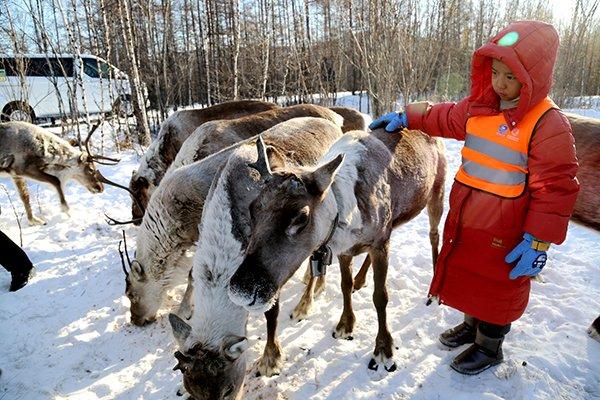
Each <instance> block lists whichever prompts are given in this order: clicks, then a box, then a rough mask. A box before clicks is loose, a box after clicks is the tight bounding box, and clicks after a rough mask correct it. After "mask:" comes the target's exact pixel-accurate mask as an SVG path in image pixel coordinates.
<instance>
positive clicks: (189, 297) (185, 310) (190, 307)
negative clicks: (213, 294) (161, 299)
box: [177, 270, 194, 320]
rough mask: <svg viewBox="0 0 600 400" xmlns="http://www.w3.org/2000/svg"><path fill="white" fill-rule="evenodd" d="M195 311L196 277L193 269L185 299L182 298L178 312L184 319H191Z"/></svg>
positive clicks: (184, 295) (189, 276) (189, 275)
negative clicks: (193, 274) (193, 275)
mask: <svg viewBox="0 0 600 400" xmlns="http://www.w3.org/2000/svg"><path fill="white" fill-rule="evenodd" d="M193 313H194V278H193V277H192V270H190V273H189V274H188V284H187V287H186V288H185V293H184V294H183V299H181V304H180V305H179V310H177V314H179V316H180V317H181V318H183V319H187V320H189V319H190V318H192V314H193Z"/></svg>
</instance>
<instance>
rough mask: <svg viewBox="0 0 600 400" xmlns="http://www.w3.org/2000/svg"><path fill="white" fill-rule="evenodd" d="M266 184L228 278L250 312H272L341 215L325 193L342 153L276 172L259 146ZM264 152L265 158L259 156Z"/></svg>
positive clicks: (237, 300)
mask: <svg viewBox="0 0 600 400" xmlns="http://www.w3.org/2000/svg"><path fill="white" fill-rule="evenodd" d="M258 146H259V159H258V161H257V162H256V163H255V164H253V165H252V166H253V167H254V168H256V169H257V170H259V172H260V173H261V176H262V177H263V179H264V186H263V188H262V190H261V192H260V194H259V195H258V197H257V198H256V199H255V200H254V201H253V202H252V203H251V204H250V218H251V224H252V230H251V236H250V239H249V243H248V247H247V250H246V255H245V258H244V261H243V262H242V264H241V265H240V267H239V268H238V269H237V271H236V272H235V273H234V275H233V276H232V278H231V280H230V287H229V297H230V298H231V300H232V301H233V302H234V303H236V304H238V305H240V306H243V307H245V308H246V309H247V310H249V311H260V312H263V311H265V310H267V309H269V308H270V307H271V306H272V305H273V303H274V301H275V298H276V294H277V292H278V290H279V289H280V288H281V287H282V286H283V284H284V283H285V282H286V281H287V280H288V279H289V278H290V277H291V276H292V275H293V274H294V272H295V271H296V270H297V269H298V268H299V267H300V265H301V264H302V262H303V261H304V260H305V259H306V258H307V257H308V256H310V254H311V253H312V252H313V251H314V250H315V249H316V248H318V247H319V246H320V245H321V244H322V242H323V241H324V240H325V238H326V236H327V234H328V232H329V230H330V227H331V225H332V222H333V219H334V218H335V215H336V213H337V211H336V210H334V208H335V207H334V205H333V204H332V202H331V201H329V202H326V201H325V200H326V197H327V196H326V194H327V191H328V190H329V187H330V186H331V183H332V182H333V179H334V177H335V174H336V172H337V170H338V168H339V166H340V164H341V163H342V161H343V159H344V157H343V155H339V156H337V157H336V158H335V159H333V160H332V161H330V162H329V163H327V164H325V165H323V166H321V167H319V168H317V169H297V168H296V169H295V168H287V167H286V168H282V169H280V170H278V171H277V172H274V173H272V172H271V169H270V166H269V162H268V158H267V157H266V154H265V152H264V148H263V149H261V147H262V145H261V144H260V143H259V144H258ZM261 154H263V156H260V155H261Z"/></svg>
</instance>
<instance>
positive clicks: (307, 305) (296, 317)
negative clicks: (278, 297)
mask: <svg viewBox="0 0 600 400" xmlns="http://www.w3.org/2000/svg"><path fill="white" fill-rule="evenodd" d="M316 282H317V278H315V277H314V276H311V277H310V278H309V280H308V283H307V284H306V288H305V289H304V293H302V297H301V298H300V301H299V302H298V304H297V305H296V307H295V308H294V311H292V313H291V314H290V319H291V320H292V321H294V322H300V321H302V320H303V319H304V318H306V317H308V314H309V313H310V309H311V308H312V304H313V298H314V297H313V293H314V288H315V283H316Z"/></svg>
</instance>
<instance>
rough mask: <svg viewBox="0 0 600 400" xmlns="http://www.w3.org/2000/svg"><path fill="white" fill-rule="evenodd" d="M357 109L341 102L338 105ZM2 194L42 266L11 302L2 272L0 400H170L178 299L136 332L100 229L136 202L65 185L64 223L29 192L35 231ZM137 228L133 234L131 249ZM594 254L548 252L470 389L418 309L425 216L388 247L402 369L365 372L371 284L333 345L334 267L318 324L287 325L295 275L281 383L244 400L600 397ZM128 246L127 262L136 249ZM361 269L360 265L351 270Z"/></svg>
mask: <svg viewBox="0 0 600 400" xmlns="http://www.w3.org/2000/svg"><path fill="white" fill-rule="evenodd" d="M350 103H351V102H350V101H349V100H347V99H346V102H345V103H344V104H350ZM593 115H595V116H600V112H598V111H596V112H595V114H593ZM446 146H447V149H448V158H449V162H450V166H451V171H450V172H449V174H448V178H447V182H446V189H447V190H446V197H447V194H448V193H449V189H450V185H451V183H452V179H451V178H452V176H453V174H454V172H455V171H456V169H457V168H458V163H459V161H460V154H459V151H460V148H461V146H462V144H461V143H458V142H455V141H449V140H448V141H446ZM107 155H109V154H107ZM118 156H119V157H120V158H122V161H121V163H120V164H119V165H118V166H116V167H108V166H103V167H102V168H101V170H102V173H103V174H105V175H106V176H107V177H108V178H109V179H111V180H115V181H116V182H121V183H124V184H126V183H127V182H128V180H129V178H130V176H131V171H132V170H133V169H135V168H136V167H137V165H138V163H139V156H138V155H137V154H135V153H134V152H133V151H131V150H130V151H128V152H123V153H120V154H119V155H118ZM0 184H2V185H4V186H5V187H6V188H7V191H8V194H9V195H10V197H11V199H12V202H13V203H14V204H15V207H16V209H17V212H18V213H19V214H20V216H21V224H22V225H23V245H24V249H25V250H26V251H27V253H28V255H29V256H30V258H31V260H32V261H33V263H34V264H35V265H36V267H37V274H36V275H35V277H34V278H33V279H32V280H31V282H30V283H29V284H28V285H27V286H26V287H25V288H24V289H22V290H20V291H18V292H15V293H10V292H8V286H9V284H10V275H9V274H8V273H6V271H4V270H3V269H0V338H2V339H1V340H2V345H1V346H0V368H2V370H3V372H2V376H0V399H2V400H4V399H6V400H8V399H73V400H83V399H86V400H87V399H148V400H152V399H166V398H176V396H175V392H176V391H177V389H178V387H179V384H180V381H181V374H180V372H179V371H172V370H171V368H172V367H173V366H174V365H175V358H174V357H173V352H174V351H175V344H174V340H173V337H172V334H171V329H170V327H169V324H168V321H167V318H166V315H167V313H168V312H169V310H170V308H171V307H173V306H175V305H176V304H178V301H179V300H180V298H181V296H182V294H183V287H179V288H177V289H175V290H173V291H172V292H171V293H170V299H169V301H168V302H167V303H168V304H166V306H165V307H164V308H163V309H162V310H161V313H160V316H159V318H158V321H157V322H156V323H154V324H152V325H150V326H146V327H142V328H140V327H136V326H133V325H132V324H131V323H130V322H129V312H128V306H129V301H128V300H127V298H126V297H125V296H124V291H125V282H124V276H123V272H122V270H121V266H120V260H119V257H118V253H117V245H118V242H119V239H120V237H121V228H117V227H111V226H108V225H107V224H106V223H105V221H104V216H103V213H108V214H110V215H111V216H114V217H120V218H123V219H127V218H128V217H129V215H130V200H129V196H128V194H127V193H126V192H123V191H121V190H119V189H116V188H112V187H107V188H106V189H105V192H104V193H102V194H99V195H92V194H91V193H89V192H87V191H86V190H85V189H84V188H83V187H82V186H80V185H78V184H76V183H74V182H71V183H70V184H69V185H68V188H67V191H66V196H67V201H69V202H70V205H71V212H70V217H68V216H66V215H65V214H62V213H61V212H60V206H59V202H58V198H57V196H56V194H55V192H54V191H53V189H51V188H49V187H46V186H43V185H38V184H32V183H30V184H29V187H30V192H31V194H32V203H33V208H34V210H35V214H36V215H40V207H41V208H42V209H43V212H42V213H41V214H42V215H43V217H44V218H45V219H46V220H47V221H48V224H47V225H45V226H40V227H29V226H27V221H26V219H25V218H24V217H23V207H22V205H21V203H20V200H19V198H18V195H17V193H16V191H15V189H14V186H13V184H12V182H11V181H10V180H9V179H5V178H2V179H0ZM0 204H1V205H2V214H1V215H0V229H2V231H3V232H5V233H7V234H8V235H9V236H10V237H11V238H12V239H13V240H15V241H16V242H17V243H18V241H19V228H18V227H17V224H16V222H15V218H14V215H13V212H12V208H11V206H10V204H9V202H8V200H7V197H6V193H5V192H4V191H3V190H0ZM38 204H39V205H38ZM446 205H447V198H446ZM441 228H442V226H441V225H440V230H441ZM136 229H137V228H135V227H133V226H128V227H126V228H125V232H126V233H127V235H128V237H129V238H131V240H130V242H131V243H135V240H134V238H135V235H136V232H135V231H136ZM599 244H600V233H599V232H597V231H594V230H592V229H589V228H586V227H584V226H581V225H578V224H576V223H572V224H571V225H570V228H569V232H568V237H567V240H566V241H565V243H564V244H563V245H561V246H553V247H552V248H551V250H550V251H549V261H548V264H547V266H546V268H545V269H544V272H543V274H542V275H541V279H539V280H536V281H533V283H532V291H531V300H530V303H529V306H528V308H527V311H526V313H525V315H524V316H523V317H522V318H521V319H519V320H518V321H517V322H515V323H514V324H513V327H512V331H511V332H510V333H509V335H508V336H507V338H506V341H505V344H504V351H505V359H506V361H505V362H504V363H503V364H501V365H500V366H498V367H494V368H492V369H490V370H488V371H486V372H484V373H482V374H480V375H478V376H474V377H467V376H462V375H459V374H457V373H455V372H454V371H452V370H451V369H450V368H449V366H448V364H449V363H450V361H451V360H452V358H453V357H454V356H455V355H456V354H458V352H459V351H460V350H454V351H448V350H446V349H444V348H443V346H442V345H441V344H439V342H438V341H437V335H438V334H439V333H440V332H441V331H443V330H444V329H446V328H448V327H451V326H453V325H455V324H457V323H459V322H460V320H461V315H460V314H459V313H458V312H457V311H455V310H452V309H450V308H448V307H443V306H436V305H432V306H429V307H427V306H425V304H424V303H425V296H426V294H427V289H428V285H429V282H430V280H431V276H432V265H431V258H430V257H431V256H430V245H429V240H428V222H427V216H426V214H424V213H421V214H420V215H419V216H418V217H417V218H415V219H414V220H413V221H410V222H409V223H407V224H406V225H404V226H402V227H400V228H399V229H397V230H396V231H395V232H394V234H393V236H392V247H391V256H390V269H389V275H388V289H389V295H390V302H389V304H388V307H387V311H388V324H389V328H390V331H391V332H392V335H393V337H394V340H395V346H396V347H397V349H396V351H395V359H396V362H397V365H398V370H397V371H396V372H393V373H387V372H372V371H370V370H368V369H367V363H368V362H369V359H370V357H371V353H372V351H373V348H374V339H375V332H376V329H377V318H376V313H375V309H374V306H373V304H372V300H371V295H372V287H373V285H372V284H371V283H370V282H369V284H368V286H367V287H366V288H363V289H361V290H360V291H359V292H357V293H355V294H354V295H353V302H354V309H355V313H356V318H357V322H356V327H355V330H354V335H353V336H354V340H352V341H345V340H336V339H334V338H333V337H332V336H331V332H332V330H333V328H334V327H335V325H336V323H337V319H338V318H339V316H340V314H341V308H342V299H341V295H340V289H339V271H338V270H337V268H336V266H335V265H334V266H332V267H330V268H329V272H328V276H327V287H326V290H325V292H324V293H323V294H322V295H321V297H319V298H318V299H317V301H316V302H315V305H314V309H313V311H312V314H311V315H310V316H309V317H308V318H307V319H306V320H303V321H301V322H299V323H292V321H291V320H290V319H289V318H288V315H289V314H290V313H291V311H292V309H293V307H294V306H295V303H296V302H297V301H298V300H299V298H300V295H301V292H302V290H303V285H302V283H301V282H300V278H301V274H302V272H303V271H299V272H298V273H297V274H296V276H295V277H294V278H292V280H291V281H290V283H289V284H288V285H287V286H286V288H285V289H284V291H283V292H282V304H281V307H282V310H281V313H280V317H279V334H280V340H281V344H282V347H283V350H284V371H283V373H282V374H281V375H280V376H275V377H272V378H265V377H255V372H256V361H252V362H250V363H249V365H248V374H247V379H246V384H245V389H244V390H245V395H244V398H245V399H256V400H258V399H265V400H266V399H309V398H310V399H408V398H411V399H594V398H600V362H598V360H600V343H598V342H596V341H594V340H592V339H590V338H589V337H588V336H587V334H586V328H587V327H588V326H589V324H590V323H591V322H592V321H593V320H594V319H595V318H596V317H597V316H598V314H599V313H600V300H599V297H600V296H599V294H600V276H599V274H598V260H599V259H600V246H599ZM130 247H131V248H130V252H132V251H133V247H134V245H131V246H130ZM361 261H362V257H361V258H359V259H357V260H356V261H355V264H356V268H355V269H356V270H357V269H358V267H359V265H360V262H361ZM370 276H371V275H369V278H370ZM248 337H249V339H250V341H251V344H252V347H251V348H250V350H249V352H250V354H249V360H257V358H258V357H259V356H260V354H261V353H262V349H263V346H264V344H265V338H266V324H265V321H264V318H263V317H262V315H251V317H250V320H249V324H248Z"/></svg>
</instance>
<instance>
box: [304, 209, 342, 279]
mask: <svg viewBox="0 0 600 400" xmlns="http://www.w3.org/2000/svg"><path fill="white" fill-rule="evenodd" d="M339 219H340V213H337V214H335V218H334V219H333V222H332V223H331V228H329V234H328V235H327V238H325V241H324V242H323V243H322V244H321V245H320V246H319V248H318V249H317V250H315V251H314V252H313V253H312V254H311V255H310V273H311V275H312V276H315V277H316V276H321V275H325V274H326V273H327V266H328V265H331V262H332V261H333V253H332V252H331V247H329V245H328V244H329V241H330V240H331V238H332V237H333V234H334V233H335V229H336V228H337V225H338V221H339Z"/></svg>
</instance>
